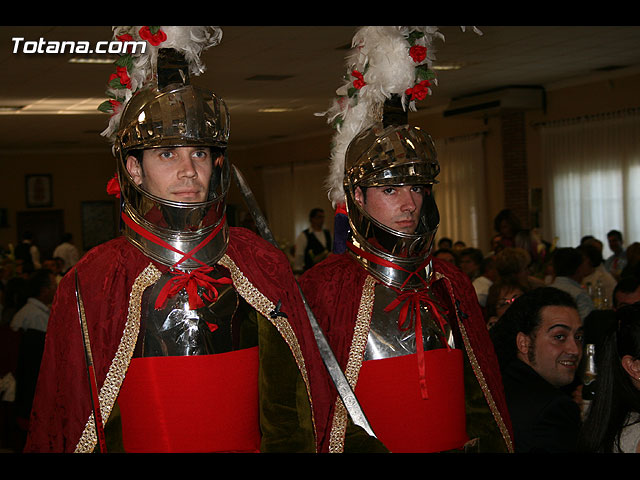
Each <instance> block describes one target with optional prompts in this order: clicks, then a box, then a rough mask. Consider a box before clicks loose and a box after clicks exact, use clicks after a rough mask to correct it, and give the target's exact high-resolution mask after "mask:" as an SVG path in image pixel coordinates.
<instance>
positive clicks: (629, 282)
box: [613, 277, 640, 310]
mask: <svg viewBox="0 0 640 480" xmlns="http://www.w3.org/2000/svg"><path fill="white" fill-rule="evenodd" d="M637 302H640V280H639V279H637V278H636V277H624V278H622V279H621V280H620V281H619V282H618V284H617V285H616V288H615V289H614V290H613V309H614V310H619V309H620V308H622V307H625V306H627V305H633V304H634V303H637Z"/></svg>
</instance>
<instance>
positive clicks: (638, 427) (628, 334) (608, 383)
mask: <svg viewBox="0 0 640 480" xmlns="http://www.w3.org/2000/svg"><path fill="white" fill-rule="evenodd" d="M616 318H617V320H618V322H617V328H616V329H615V330H614V331H613V332H611V333H609V335H608V336H607V338H606V340H605V342H604V344H603V346H602V352H600V353H599V352H596V368H597V373H598V376H597V386H596V394H595V398H594V399H593V402H592V404H591V408H590V411H589V415H588V417H587V419H586V420H585V422H584V425H583V428H582V432H581V438H580V443H579V446H580V449H581V450H584V451H588V452H601V453H620V452H621V453H634V452H638V453H640V303H636V304H633V305H629V306H627V307H623V308H621V309H620V310H617V311H616Z"/></svg>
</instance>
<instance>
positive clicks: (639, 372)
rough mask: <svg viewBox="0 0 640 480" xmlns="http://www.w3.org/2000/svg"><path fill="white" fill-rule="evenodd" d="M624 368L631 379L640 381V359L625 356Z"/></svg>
mask: <svg viewBox="0 0 640 480" xmlns="http://www.w3.org/2000/svg"><path fill="white" fill-rule="evenodd" d="M621 362H622V368H624V370H625V372H627V373H628V374H629V375H630V376H631V378H633V379H635V380H640V359H635V358H633V357H632V356H631V355H625V356H624V357H622V360H621Z"/></svg>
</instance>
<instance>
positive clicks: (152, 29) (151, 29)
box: [149, 26, 160, 35]
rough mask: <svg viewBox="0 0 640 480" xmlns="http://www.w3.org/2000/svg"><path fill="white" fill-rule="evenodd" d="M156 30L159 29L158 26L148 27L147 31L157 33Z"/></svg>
mask: <svg viewBox="0 0 640 480" xmlns="http://www.w3.org/2000/svg"><path fill="white" fill-rule="evenodd" d="M158 30H160V26H155V27H149V31H150V32H151V35H155V34H156V33H158Z"/></svg>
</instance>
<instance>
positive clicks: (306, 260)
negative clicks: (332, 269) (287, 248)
mask: <svg viewBox="0 0 640 480" xmlns="http://www.w3.org/2000/svg"><path fill="white" fill-rule="evenodd" d="M309 223H310V227H309V228H307V229H305V230H303V231H302V232H300V235H298V237H297V238H296V245H295V257H294V261H293V271H294V273H297V274H300V273H303V272H305V271H307V270H309V269H310V268H311V267H313V266H314V265H315V264H316V263H320V262H321V261H322V260H324V259H325V258H327V255H329V252H330V251H331V234H330V232H329V230H327V229H326V228H323V226H324V210H322V209H321V208H313V209H312V210H311V212H309Z"/></svg>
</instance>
